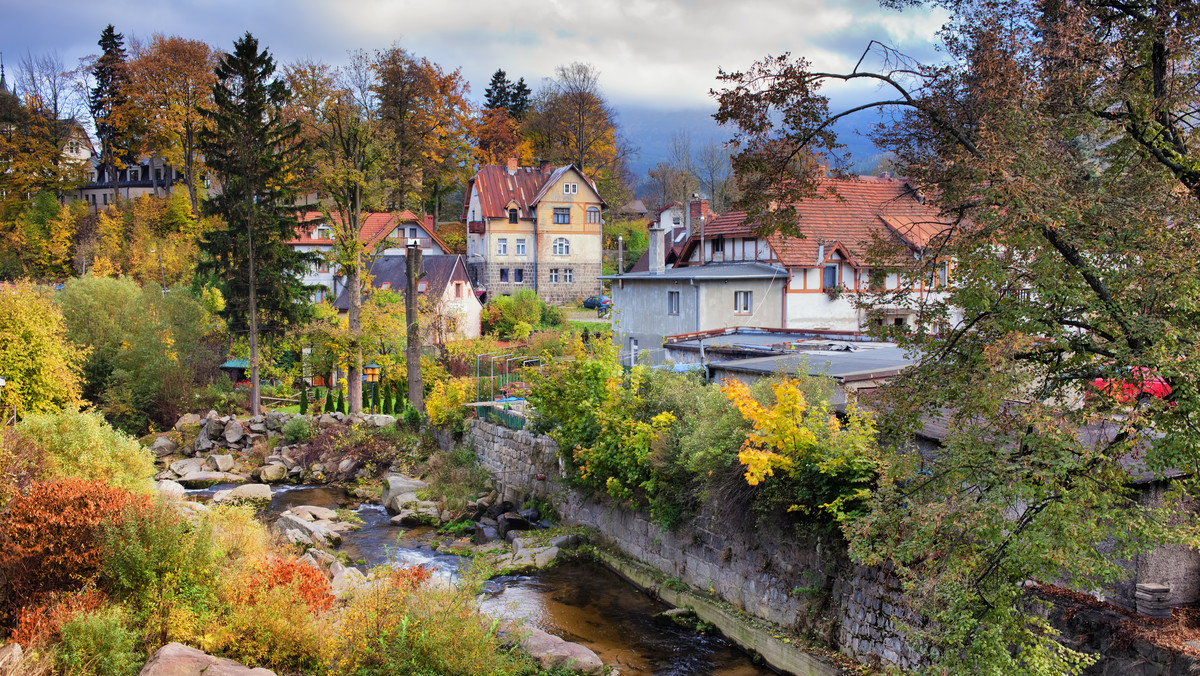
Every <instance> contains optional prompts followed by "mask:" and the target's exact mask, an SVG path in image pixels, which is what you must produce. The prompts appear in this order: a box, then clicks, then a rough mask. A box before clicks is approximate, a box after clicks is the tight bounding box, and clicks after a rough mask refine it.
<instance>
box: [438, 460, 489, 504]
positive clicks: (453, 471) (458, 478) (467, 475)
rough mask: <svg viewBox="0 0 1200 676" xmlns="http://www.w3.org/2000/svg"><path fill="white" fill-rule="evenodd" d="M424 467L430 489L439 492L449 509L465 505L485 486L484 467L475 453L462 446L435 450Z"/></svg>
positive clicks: (486, 487)
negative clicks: (439, 450) (444, 451)
mask: <svg viewBox="0 0 1200 676" xmlns="http://www.w3.org/2000/svg"><path fill="white" fill-rule="evenodd" d="M426 470H427V472H428V480H429V483H430V487H431V489H432V491H433V492H434V493H435V494H437V495H440V496H442V497H443V498H444V499H445V501H446V507H447V508H449V509H451V510H456V511H457V510H461V509H465V508H466V506H467V502H469V501H471V500H474V499H475V497H476V496H478V495H479V494H480V493H483V492H486V491H487V489H488V485H489V484H488V479H489V475H488V473H487V470H485V469H483V468H482V467H480V466H479V461H478V459H476V457H475V453H473V452H472V451H471V449H469V448H466V447H465V446H459V447H458V448H456V449H455V450H454V452H452V453H443V452H437V453H434V454H433V455H432V456H430V458H429V462H428V465H427V466H426Z"/></svg>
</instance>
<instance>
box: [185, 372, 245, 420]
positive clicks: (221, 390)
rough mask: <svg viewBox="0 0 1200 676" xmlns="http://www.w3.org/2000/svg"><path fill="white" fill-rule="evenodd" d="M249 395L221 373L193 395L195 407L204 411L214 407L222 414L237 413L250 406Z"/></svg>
mask: <svg viewBox="0 0 1200 676" xmlns="http://www.w3.org/2000/svg"><path fill="white" fill-rule="evenodd" d="M248 397H249V395H248V394H247V393H246V392H245V391H244V390H238V389H236V388H235V387H234V386H233V381H232V380H230V379H229V377H228V376H226V375H225V374H223V373H222V374H221V376H220V377H219V378H217V379H216V380H215V381H213V382H212V383H210V384H208V385H206V386H205V387H203V388H201V389H200V390H198V391H197V392H195V393H194V394H193V395H192V398H193V408H195V409H196V410H200V411H204V410H207V409H212V410H214V411H216V412H217V413H220V414H221V415H236V414H238V413H241V412H243V411H245V410H246V409H247V408H248V407H249V406H250V400H249V398H248Z"/></svg>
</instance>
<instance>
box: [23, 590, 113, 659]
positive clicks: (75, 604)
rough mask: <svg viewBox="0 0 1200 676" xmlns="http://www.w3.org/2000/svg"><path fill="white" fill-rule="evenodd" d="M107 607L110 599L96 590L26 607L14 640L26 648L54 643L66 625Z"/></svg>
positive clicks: (44, 600)
mask: <svg viewBox="0 0 1200 676" xmlns="http://www.w3.org/2000/svg"><path fill="white" fill-rule="evenodd" d="M107 603H108V597H107V596H105V595H104V594H103V593H101V592H100V591H99V590H97V589H96V588H95V587H88V588H87V589H84V590H82V591H79V592H76V593H70V594H62V595H52V596H47V597H45V598H44V599H43V600H42V601H41V602H38V603H32V604H30V605H27V606H25V607H23V608H21V610H20V611H19V612H18V613H17V623H16V628H15V629H13V633H12V640H13V641H14V642H16V643H19V644H21V645H22V646H23V647H25V648H29V647H30V646H40V645H44V644H49V643H54V642H57V641H58V640H59V638H60V637H61V634H62V628H63V625H64V624H66V623H67V622H70V621H71V620H72V619H74V618H75V617H76V616H78V615H81V614H84V613H89V612H94V611H96V610H99V609H100V608H103V607H104V606H105V605H107Z"/></svg>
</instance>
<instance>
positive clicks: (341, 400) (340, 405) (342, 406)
mask: <svg viewBox="0 0 1200 676" xmlns="http://www.w3.org/2000/svg"><path fill="white" fill-rule="evenodd" d="M337 412H338V413H345V412H346V397H345V395H344V393H343V392H342V390H341V389H339V390H338V402H337Z"/></svg>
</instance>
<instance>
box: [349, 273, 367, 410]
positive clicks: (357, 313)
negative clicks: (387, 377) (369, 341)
mask: <svg viewBox="0 0 1200 676" xmlns="http://www.w3.org/2000/svg"><path fill="white" fill-rule="evenodd" d="M355 258H356V259H357V258H358V257H357V255H356V256H355ZM359 267H360V263H359V261H358V260H355V261H354V265H353V266H352V267H351V268H350V270H349V272H348V274H347V275H346V298H347V300H349V301H350V311H349V317H348V324H349V329H350V345H349V349H350V354H349V355H348V356H349V359H348V362H349V364H348V366H347V369H346V385H347V387H346V396H348V397H349V398H350V412H351V413H356V412H359V411H362V388H363V382H362V368H363V355H362V345H361V344H360V343H359V338H360V336H359V333H360V329H361V328H362V288H361V286H360V282H359V280H360V279H362V273H361V272H360V270H359Z"/></svg>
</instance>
